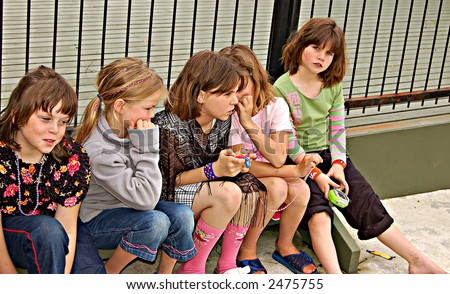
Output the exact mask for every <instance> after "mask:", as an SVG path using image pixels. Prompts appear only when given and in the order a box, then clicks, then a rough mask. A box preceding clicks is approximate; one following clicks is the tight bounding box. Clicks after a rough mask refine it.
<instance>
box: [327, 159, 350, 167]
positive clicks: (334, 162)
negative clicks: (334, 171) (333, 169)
mask: <svg viewBox="0 0 450 294" xmlns="http://www.w3.org/2000/svg"><path fill="white" fill-rule="evenodd" d="M333 164H339V165H340V166H342V168H345V167H346V166H347V164H346V163H345V161H343V160H342V159H336V160H333V162H332V163H331V165H333Z"/></svg>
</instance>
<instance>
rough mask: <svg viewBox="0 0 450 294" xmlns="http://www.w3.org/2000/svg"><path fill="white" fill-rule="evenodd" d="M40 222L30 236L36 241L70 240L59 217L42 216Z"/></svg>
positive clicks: (65, 241)
mask: <svg viewBox="0 0 450 294" xmlns="http://www.w3.org/2000/svg"><path fill="white" fill-rule="evenodd" d="M38 222H39V225H37V226H36V227H35V229H34V230H33V231H31V232H30V236H31V238H32V239H33V240H34V241H35V242H37V241H39V242H49V243H52V242H57V241H60V242H63V243H67V242H68V238H69V237H68V236H67V233H66V231H65V230H64V227H63V226H62V225H61V223H60V222H59V221H58V220H57V219H55V218H53V217H42V218H40V219H39V220H38Z"/></svg>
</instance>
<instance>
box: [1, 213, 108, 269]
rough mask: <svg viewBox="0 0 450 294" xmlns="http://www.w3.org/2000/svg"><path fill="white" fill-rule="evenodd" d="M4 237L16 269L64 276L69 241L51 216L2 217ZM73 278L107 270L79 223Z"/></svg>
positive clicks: (87, 233) (58, 223)
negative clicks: (75, 275)
mask: <svg viewBox="0 0 450 294" xmlns="http://www.w3.org/2000/svg"><path fill="white" fill-rule="evenodd" d="M2 226H3V234H4V235H5V240H6V246H7V247H8V252H9V255H10V257H11V259H12V261H13V263H14V265H15V266H16V267H20V268H25V269H27V270H28V273H30V274H37V273H42V274H63V273H64V268H65V265H66V254H67V253H68V252H69V247H68V245H69V237H68V236H67V233H66V231H65V230H64V228H63V226H62V225H61V223H60V222H59V221H58V220H56V219H55V218H53V217H51V216H46V215H35V216H22V215H18V216H9V217H2ZM72 273H73V274H96V273H99V274H100V273H102V274H105V273H106V270H105V266H104V263H103V261H102V260H101V258H100V256H99V255H98V252H97V248H95V245H94V243H93V241H92V237H91V235H90V234H89V231H88V230H87V228H86V227H85V225H84V224H83V223H82V222H81V221H80V220H78V230H77V244H76V252H75V258H74V262H73V266H72Z"/></svg>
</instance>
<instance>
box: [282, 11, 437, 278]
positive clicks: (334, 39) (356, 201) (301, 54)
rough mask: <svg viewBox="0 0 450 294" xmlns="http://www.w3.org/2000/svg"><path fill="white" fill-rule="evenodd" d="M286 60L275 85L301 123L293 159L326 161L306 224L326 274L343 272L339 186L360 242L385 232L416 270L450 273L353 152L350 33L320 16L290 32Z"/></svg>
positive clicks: (316, 173) (315, 180)
mask: <svg viewBox="0 0 450 294" xmlns="http://www.w3.org/2000/svg"><path fill="white" fill-rule="evenodd" d="M282 60H283V63H284V70H285V71H286V73H284V74H283V75H282V76H281V77H279V78H278V79H277V81H276V82H275V84H274V86H275V89H276V91H277V94H278V95H277V96H280V97H284V99H285V100H286V102H287V103H288V105H289V109H290V116H291V120H292V122H293V125H294V128H295V133H294V135H292V136H291V139H293V140H291V142H292V143H295V144H290V148H289V157H290V159H292V160H293V161H294V162H296V163H297V162H298V160H299V158H301V155H302V154H303V153H304V152H319V154H320V156H321V157H322V159H323V162H322V163H321V164H319V165H318V166H317V167H316V168H315V169H313V172H312V173H311V175H310V179H308V180H307V183H308V185H309V188H310V190H311V196H310V200H309V203H308V207H307V209H306V212H305V215H304V217H303V219H302V222H301V224H300V226H301V227H302V228H303V229H309V232H310V235H311V241H312V246H313V249H314V251H315V253H316V255H317V257H318V259H319V260H320V262H321V264H322V265H323V267H324V269H325V271H326V272H327V273H341V270H340V268H339V263H338V258H337V254H336V250H335V247H334V243H333V239H332V236H331V224H332V218H333V210H332V209H331V207H330V206H329V204H328V192H329V190H330V189H331V188H339V189H341V190H342V191H343V192H345V193H346V194H348V197H349V198H350V200H351V202H350V205H349V206H347V207H346V208H339V207H337V208H338V209H339V210H340V211H341V212H342V214H343V215H344V217H345V218H346V220H347V222H348V223H349V224H350V225H351V226H352V227H353V228H355V229H357V230H358V237H359V239H361V240H367V239H371V238H374V237H377V238H378V239H379V240H380V241H381V242H382V243H384V244H385V245H386V246H388V247H389V248H391V249H392V250H393V251H395V252H396V253H397V254H399V255H400V256H401V257H403V258H404V259H406V260H407V261H408V263H409V269H408V270H409V273H444V272H445V271H444V270H443V269H442V268H440V267H439V266H438V265H436V264H435V263H434V262H432V261H431V260H430V259H429V258H428V257H427V256H425V254H423V253H422V252H420V251H419V250H418V249H417V248H415V247H414V246H413V245H412V244H411V243H410V242H409V240H408V239H406V237H405V236H404V235H403V234H402V233H401V232H400V231H399V230H398V229H397V228H396V226H395V225H393V222H394V220H393V218H392V217H391V216H390V215H389V213H388V212H387V211H386V209H385V207H384V206H383V204H382V202H381V201H380V198H379V196H378V195H377V194H375V192H374V191H373V189H372V187H371V186H370V184H369V183H368V182H367V181H366V180H365V178H364V177H363V176H362V175H361V173H360V172H359V171H358V170H357V169H356V168H355V166H354V165H353V164H352V161H351V160H350V158H349V157H348V156H347V155H346V133H345V123H344V122H345V112H344V96H343V92H342V84H341V82H342V80H343V78H344V76H345V71H346V44H345V37H344V33H343V31H342V30H341V29H340V28H339V27H338V26H337V25H336V23H335V21H334V20H333V19H331V18H312V19H310V20H309V21H308V22H307V23H306V24H304V25H303V26H302V27H301V28H300V29H299V31H298V32H296V33H294V34H293V35H292V36H291V37H290V39H289V40H288V42H287V43H286V45H285V46H284V48H283V53H282ZM300 145H301V146H300ZM330 187H331V188H330Z"/></svg>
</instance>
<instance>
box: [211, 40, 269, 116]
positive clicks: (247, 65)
mask: <svg viewBox="0 0 450 294" xmlns="http://www.w3.org/2000/svg"><path fill="white" fill-rule="evenodd" d="M219 54H221V55H223V56H225V57H227V58H230V59H231V60H232V61H233V62H234V63H235V64H236V65H237V66H239V67H240V68H241V69H242V70H243V71H244V72H245V73H246V78H247V79H251V80H252V82H253V85H254V90H255V93H254V94H255V97H253V99H254V101H255V107H254V109H253V114H256V113H258V112H259V111H260V110H261V109H263V108H264V107H266V106H267V105H268V104H269V103H270V101H274V100H275V98H274V95H275V89H274V88H273V86H272V84H271V83H270V80H269V75H268V73H267V71H266V70H265V69H264V67H263V66H262V64H261V62H259V60H258V57H256V54H255V53H254V52H253V51H252V50H251V49H250V48H249V47H247V46H245V45H241V44H234V45H231V46H228V47H225V48H223V49H222V50H220V51H219Z"/></svg>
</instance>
